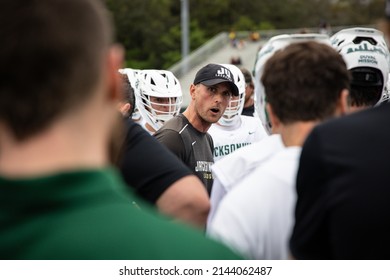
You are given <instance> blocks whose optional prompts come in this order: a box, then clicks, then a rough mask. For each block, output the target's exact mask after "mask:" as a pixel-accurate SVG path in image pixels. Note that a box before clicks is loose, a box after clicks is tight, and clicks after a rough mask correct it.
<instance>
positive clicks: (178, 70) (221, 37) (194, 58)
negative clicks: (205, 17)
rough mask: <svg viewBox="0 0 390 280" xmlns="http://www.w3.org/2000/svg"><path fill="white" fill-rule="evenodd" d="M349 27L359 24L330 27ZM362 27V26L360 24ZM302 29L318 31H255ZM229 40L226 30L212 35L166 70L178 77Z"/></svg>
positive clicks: (239, 35) (246, 35)
mask: <svg viewBox="0 0 390 280" xmlns="http://www.w3.org/2000/svg"><path fill="white" fill-rule="evenodd" d="M351 27H359V26H356V25H354V26H336V27H332V33H336V32H338V31H340V30H341V29H345V28H351ZM360 27H362V26H360ZM364 27H371V28H375V27H376V26H374V25H365V26H364ZM303 30H305V31H307V32H310V33H317V32H319V28H318V27H315V28H294V29H275V30H259V31H256V32H258V33H259V34H260V39H261V40H267V39H269V38H271V37H273V36H276V35H280V34H294V33H300V32H302V31H303ZM250 33H251V31H238V32H236V36H237V38H239V39H244V38H249V35H250ZM228 42H229V34H228V32H221V33H219V34H218V35H216V36H214V37H213V38H212V39H210V40H209V41H208V42H207V43H205V44H204V45H202V46H201V47H199V48H198V49H196V50H195V51H193V52H191V53H190V55H188V56H187V57H186V58H185V59H182V60H180V61H179V62H177V63H176V64H174V65H172V66H171V67H170V68H169V69H168V70H169V71H171V72H173V74H174V75H175V76H176V77H177V78H178V79H180V78H181V77H183V76H184V75H185V74H187V73H188V72H189V71H190V70H191V69H193V68H195V67H196V66H198V65H200V64H201V63H202V62H203V61H205V60H206V59H207V58H208V57H209V56H211V55H212V54H214V53H215V52H216V51H218V50H220V49H221V48H223V47H224V46H226V44H227V43H228Z"/></svg>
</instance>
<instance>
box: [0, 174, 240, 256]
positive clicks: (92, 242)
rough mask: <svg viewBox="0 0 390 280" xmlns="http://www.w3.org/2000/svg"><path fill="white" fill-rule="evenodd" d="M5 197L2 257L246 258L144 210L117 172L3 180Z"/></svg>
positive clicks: (0, 188)
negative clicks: (136, 202) (135, 201)
mask: <svg viewBox="0 0 390 280" xmlns="http://www.w3.org/2000/svg"><path fill="white" fill-rule="evenodd" d="M0 194H1V195H0V258H1V259H44V260H46V259H58V260H60V259H65V260H66V259H68V260H79V259H91V260H98V259H107V260H109V259H117V260H120V259H128V260H131V259H139V260H148V259H168V260H175V259H178V260H179V259H195V260H197V259H199V260H200V259H221V260H222V259H239V257H238V256H237V255H235V254H234V253H232V252H231V251H230V250H229V249H227V248H225V247H224V246H223V245H221V244H219V243H216V242H215V241H212V240H209V239H207V238H206V237H204V236H203V233H201V232H200V231H199V232H198V231H196V230H195V229H192V228H190V227H187V226H185V225H183V224H179V223H174V222H171V221H168V220H167V219H166V218H164V217H162V216H160V215H158V214H156V213H155V212H154V211H153V210H151V209H149V208H148V207H147V206H146V205H143V204H140V203H138V204H137V205H136V204H135V203H134V202H133V201H134V200H135V199H136V198H135V196H134V195H133V194H132V193H130V190H128V188H127V187H125V185H124V183H123V182H122V180H121V178H120V177H119V176H118V175H117V173H116V171H115V170H114V169H110V168H107V169H102V170H83V171H75V172H64V173H59V174H55V175H51V176H46V177H39V178H29V179H6V178H2V177H0ZM139 206H140V207H141V209H140V207H139Z"/></svg>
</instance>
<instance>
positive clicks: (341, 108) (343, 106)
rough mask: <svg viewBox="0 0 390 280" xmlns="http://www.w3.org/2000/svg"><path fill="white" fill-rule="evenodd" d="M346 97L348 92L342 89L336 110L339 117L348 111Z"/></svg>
mask: <svg viewBox="0 0 390 280" xmlns="http://www.w3.org/2000/svg"><path fill="white" fill-rule="evenodd" d="M348 96H349V91H348V90H347V89H343V90H342V91H341V93H340V99H339V102H338V108H337V109H336V110H337V111H338V112H339V114H340V115H345V114H347V113H348V112H349V111H350V108H349V107H350V106H349V100H348Z"/></svg>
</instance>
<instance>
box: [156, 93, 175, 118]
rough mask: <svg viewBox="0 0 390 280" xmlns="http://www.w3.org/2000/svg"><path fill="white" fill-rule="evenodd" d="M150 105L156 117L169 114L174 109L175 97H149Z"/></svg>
mask: <svg viewBox="0 0 390 280" xmlns="http://www.w3.org/2000/svg"><path fill="white" fill-rule="evenodd" d="M150 105H151V106H152V108H153V109H154V110H155V112H156V114H157V115H161V114H164V112H165V113H169V112H171V111H173V110H175V109H176V97H154V96H150Z"/></svg>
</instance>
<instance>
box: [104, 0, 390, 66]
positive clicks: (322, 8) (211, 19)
mask: <svg viewBox="0 0 390 280" xmlns="http://www.w3.org/2000/svg"><path fill="white" fill-rule="evenodd" d="M181 1H182V0H105V2H106V4H107V6H108V8H109V10H110V11H111V12H112V17H113V21H114V24H115V27H116V30H117V36H116V39H117V41H118V42H120V43H121V44H123V46H124V47H125V50H126V56H125V58H126V66H127V67H133V68H140V69H144V68H160V69H166V68H169V66H171V65H172V64H174V63H176V62H177V61H179V60H180V58H181V19H180V8H181ZM188 2H189V12H190V34H189V35H190V48H191V50H195V49H196V48H198V47H199V46H201V45H202V44H203V43H205V42H206V41H207V40H208V39H210V38H212V37H213V36H215V35H217V34H218V33H219V32H228V31H230V30H237V31H239V30H248V31H249V30H250V31H254V30H266V29H268V30H269V29H285V28H304V27H308V28H310V27H318V26H319V24H320V22H321V21H327V22H329V23H330V24H331V25H332V26H337V25H364V24H373V23H375V22H376V21H377V20H378V19H379V18H381V17H382V16H383V15H384V7H385V0H370V1H362V0H261V1H253V0H241V1H237V0H213V1H209V0H188Z"/></svg>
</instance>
